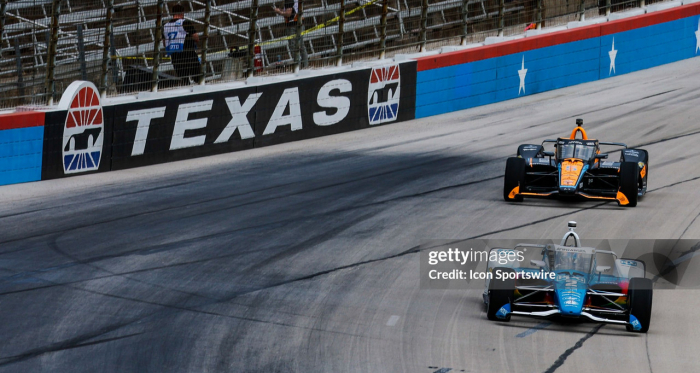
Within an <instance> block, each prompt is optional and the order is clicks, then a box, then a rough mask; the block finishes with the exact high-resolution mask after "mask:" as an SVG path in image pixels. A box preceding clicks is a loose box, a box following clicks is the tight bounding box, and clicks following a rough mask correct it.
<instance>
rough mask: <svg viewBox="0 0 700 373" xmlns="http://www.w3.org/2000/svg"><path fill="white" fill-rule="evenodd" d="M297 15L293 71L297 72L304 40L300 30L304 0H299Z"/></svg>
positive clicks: (301, 27) (299, 66) (299, 68)
mask: <svg viewBox="0 0 700 373" xmlns="http://www.w3.org/2000/svg"><path fill="white" fill-rule="evenodd" d="M298 14H299V16H298V18H297V34H296V38H297V42H296V46H297V50H296V51H295V52H294V61H296V62H295V63H294V72H295V73H298V72H299V70H301V64H302V61H301V60H302V58H301V48H304V41H303V40H301V30H302V29H303V28H304V0H299V13H298Z"/></svg>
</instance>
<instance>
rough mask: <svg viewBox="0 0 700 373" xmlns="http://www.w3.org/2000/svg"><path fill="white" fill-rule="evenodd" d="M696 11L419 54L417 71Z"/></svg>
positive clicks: (688, 8) (687, 8)
mask: <svg viewBox="0 0 700 373" xmlns="http://www.w3.org/2000/svg"><path fill="white" fill-rule="evenodd" d="M698 14H700V3H698V4H689V5H684V6H681V7H676V8H672V9H667V10H663V11H659V12H653V13H650V14H644V15H639V16H636V17H631V18H625V19H620V20H617V21H612V22H606V23H603V24H597V25H590V26H584V27H578V28H575V29H571V30H566V31H560V32H555V33H551V34H546V35H538V36H531V37H527V38H523V39H518V40H513V41H508V42H504V43H497V44H494V45H486V46H483V47H477V48H473V49H468V50H464V51H455V52H450V53H442V54H439V55H436V56H428V57H420V58H417V59H416V61H417V63H418V66H417V68H418V71H425V70H431V69H438V68H441V67H447V66H453V65H459V64H463V63H468V62H474V61H480V60H485V59H488V58H494V57H500V56H504V55H508V54H514V53H520V52H525V51H529V50H533V49H539V48H545V47H551V46H553V45H559V44H564V43H571V42H574V41H579V40H585V39H590V38H596V37H599V36H603V35H610V34H614V33H617V32H623V31H629V30H633V29H637V28H642V27H647V26H652V25H656V24H659V23H664V22H670V21H675V20H677V19H681V18H686V17H692V16H694V15H698Z"/></svg>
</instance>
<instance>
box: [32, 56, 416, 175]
mask: <svg viewBox="0 0 700 373" xmlns="http://www.w3.org/2000/svg"><path fill="white" fill-rule="evenodd" d="M415 84H416V63H415V62H414V61H412V62H407V63H402V64H394V65H386V66H377V67H371V68H365V69H361V70H354V71H347V72H342V73H338V74H331V75H323V76H314V77H308V78H303V79H296V80H291V81H285V82H275V83H270V84H262V85H258V86H252V87H242V88H238V89H232V90H226V91H217V92H207V93H196V94H195V93H193V94H188V95H185V96H178V97H170V98H162V99H155V100H144V101H141V102H134V103H127V104H119V105H114V106H110V109H111V110H108V109H105V111H106V112H109V113H110V114H109V115H106V124H107V125H106V126H105V128H107V127H109V128H110V129H113V136H111V137H110V141H111V145H112V151H111V169H115V170H117V169H124V168H130V167H138V166H143V165H150V164H157V163H163V162H170V161H177V160H182V159H188V158H194V157H201V156H206V155H213V154H220V153H226V152H232V151H238V150H244V149H250V148H253V147H259V146H267V145H273V144H279V143H284V142H289V141H297V140H302V139H307V138H312V137H318V136H325V135H330V134H335V133H340V132H347V131H352V130H356V129H361V128H367V127H371V126H376V125H383V124H390V123H394V122H399V121H403V120H409V119H413V118H414V115H415ZM81 140H82V139H81ZM45 155H46V153H45ZM101 166H102V165H101Z"/></svg>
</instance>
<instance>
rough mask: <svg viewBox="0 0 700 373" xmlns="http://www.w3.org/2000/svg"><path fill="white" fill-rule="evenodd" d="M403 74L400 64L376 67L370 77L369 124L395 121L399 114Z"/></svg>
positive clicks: (368, 98)
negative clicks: (401, 73) (400, 71)
mask: <svg viewBox="0 0 700 373" xmlns="http://www.w3.org/2000/svg"><path fill="white" fill-rule="evenodd" d="M400 93H401V75H400V73H399V65H392V66H383V67H375V68H373V69H372V74H371V75H370V78H369V89H368V94H367V96H368V97H367V108H368V111H369V124H371V125H373V124H380V123H387V122H393V121H395V120H396V118H397V117H398V115H399V101H400Z"/></svg>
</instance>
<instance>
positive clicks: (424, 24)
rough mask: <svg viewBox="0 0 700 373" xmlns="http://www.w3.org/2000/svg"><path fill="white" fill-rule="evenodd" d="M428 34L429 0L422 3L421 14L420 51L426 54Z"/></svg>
mask: <svg viewBox="0 0 700 373" xmlns="http://www.w3.org/2000/svg"><path fill="white" fill-rule="evenodd" d="M427 34H428V0H423V1H422V2H421V12H420V51H421V52H425V46H426V43H427Z"/></svg>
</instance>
